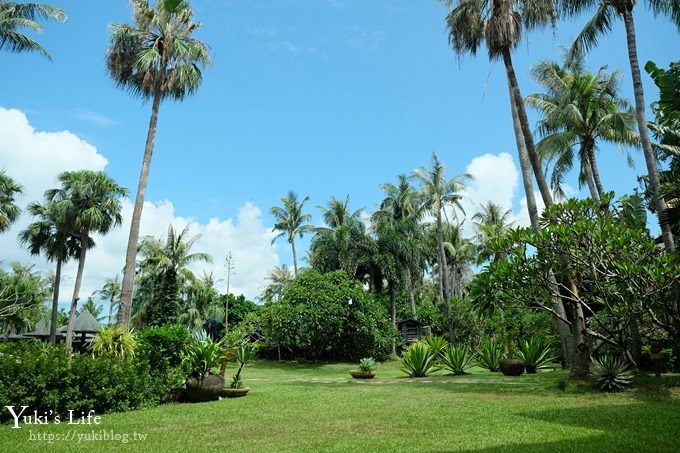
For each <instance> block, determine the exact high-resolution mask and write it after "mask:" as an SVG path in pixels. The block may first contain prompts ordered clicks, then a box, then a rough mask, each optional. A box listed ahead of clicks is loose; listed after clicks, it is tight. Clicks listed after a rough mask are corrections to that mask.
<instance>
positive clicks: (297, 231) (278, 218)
mask: <svg viewBox="0 0 680 453" xmlns="http://www.w3.org/2000/svg"><path fill="white" fill-rule="evenodd" d="M308 200H309V197H305V198H303V199H302V200H301V201H298V198H297V195H296V194H295V192H293V191H290V192H288V196H286V197H281V203H282V206H274V207H273V208H271V210H270V211H269V212H270V213H271V214H272V215H273V216H274V222H275V223H274V228H272V231H278V232H279V234H277V235H276V236H275V237H274V239H272V244H273V243H274V242H276V240H277V239H278V238H280V237H285V238H286V239H287V240H288V243H289V244H290V247H291V249H292V251H293V275H294V276H295V277H297V275H298V266H297V251H296V250H295V236H298V237H300V238H302V236H303V235H304V234H305V233H309V232H311V231H313V230H314V227H313V226H312V225H309V224H308V222H310V221H311V220H312V216H311V215H309V214H303V213H302V209H303V208H304V207H305V203H306V202H307V201H308Z"/></svg>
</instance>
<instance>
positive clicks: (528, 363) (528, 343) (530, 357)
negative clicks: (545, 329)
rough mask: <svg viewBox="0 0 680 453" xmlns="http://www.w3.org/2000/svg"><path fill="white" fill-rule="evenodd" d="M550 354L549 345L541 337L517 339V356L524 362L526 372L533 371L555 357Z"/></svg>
mask: <svg viewBox="0 0 680 453" xmlns="http://www.w3.org/2000/svg"><path fill="white" fill-rule="evenodd" d="M551 354H552V351H551V349H550V346H548V345H547V344H546V343H545V341H544V340H543V338H541V337H530V338H529V339H528V340H525V339H520V340H519V348H518V349H517V358H518V359H520V360H521V361H522V362H524V368H525V369H526V371H527V373H535V372H536V370H539V369H541V368H544V367H545V366H546V365H548V364H549V363H550V362H552V361H553V360H554V359H555V358H554V357H553V356H552V355H551Z"/></svg>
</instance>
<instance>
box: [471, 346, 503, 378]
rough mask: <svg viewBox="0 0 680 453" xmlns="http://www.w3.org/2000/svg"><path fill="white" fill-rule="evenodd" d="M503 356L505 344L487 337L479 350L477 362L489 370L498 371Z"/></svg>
mask: <svg viewBox="0 0 680 453" xmlns="http://www.w3.org/2000/svg"><path fill="white" fill-rule="evenodd" d="M502 358H503V346H502V345H501V344H500V343H499V342H498V341H496V339H494V338H485V339H484V340H482V342H481V344H480V345H479V350H478V351H477V363H478V364H479V366H481V367H482V368H486V369H487V370H489V371H498V370H499V369H500V366H501V359H502Z"/></svg>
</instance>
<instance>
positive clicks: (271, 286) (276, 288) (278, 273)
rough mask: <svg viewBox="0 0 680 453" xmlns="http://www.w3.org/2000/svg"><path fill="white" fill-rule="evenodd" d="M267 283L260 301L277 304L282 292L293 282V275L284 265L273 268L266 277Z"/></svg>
mask: <svg viewBox="0 0 680 453" xmlns="http://www.w3.org/2000/svg"><path fill="white" fill-rule="evenodd" d="M267 280H268V281H269V283H268V284H267V286H265V288H264V290H263V291H262V294H261V295H260V299H262V300H264V301H266V302H278V301H279V300H281V298H282V297H283V291H284V290H285V289H286V287H287V286H288V284H289V283H290V282H291V281H292V280H293V275H292V274H291V272H290V269H288V266H286V265H285V264H284V265H283V266H274V268H273V269H272V270H271V271H269V275H267Z"/></svg>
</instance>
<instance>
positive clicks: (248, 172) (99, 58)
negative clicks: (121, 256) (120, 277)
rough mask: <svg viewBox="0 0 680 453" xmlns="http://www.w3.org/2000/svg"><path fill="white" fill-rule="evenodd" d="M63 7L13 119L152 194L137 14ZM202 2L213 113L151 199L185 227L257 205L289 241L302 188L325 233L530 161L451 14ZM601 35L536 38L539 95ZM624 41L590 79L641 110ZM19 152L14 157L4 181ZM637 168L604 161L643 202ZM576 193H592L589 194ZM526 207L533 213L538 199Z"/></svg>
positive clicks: (529, 50)
mask: <svg viewBox="0 0 680 453" xmlns="http://www.w3.org/2000/svg"><path fill="white" fill-rule="evenodd" d="M57 3H58V4H59V6H61V7H63V8H64V9H65V10H66V12H67V14H68V15H69V20H68V22H67V23H65V24H48V25H47V26H46V30H45V33H44V34H43V35H40V36H39V37H38V39H39V40H40V42H41V43H43V44H44V46H45V47H46V48H47V49H48V50H49V51H50V52H51V54H52V56H53V59H54V61H53V62H49V61H47V60H46V59H44V58H41V57H40V56H38V55H35V54H22V55H16V54H9V53H6V52H5V53H2V55H0V58H2V60H3V68H5V69H4V70H3V71H2V72H0V82H1V84H0V86H2V87H4V89H3V90H2V95H1V96H0V107H4V108H5V109H17V110H19V111H21V112H23V113H24V114H25V115H26V117H27V119H28V121H29V122H30V125H31V126H32V127H33V128H34V129H35V130H36V131H51V132H55V131H64V130H67V131H70V132H71V133H72V134H73V135H75V136H77V137H78V138H80V139H81V140H83V141H84V142H87V143H89V144H91V145H93V146H94V147H95V148H96V153H98V154H100V155H102V156H104V157H105V158H106V160H107V161H108V164H107V165H106V167H105V168H106V170H107V171H108V172H109V173H110V174H111V175H112V176H113V177H114V178H115V179H116V180H118V181H119V182H120V183H121V184H122V185H124V186H127V187H129V188H130V189H131V190H132V191H133V192H134V189H135V188H136V184H137V178H138V173H139V168H140V165H141V156H142V152H143V146H144V139H145V135H146V131H147V126H148V119H149V113H150V104H149V103H143V102H141V101H140V100H138V99H134V98H131V97H130V96H129V95H128V94H127V93H125V92H123V91H121V90H120V89H118V88H116V87H115V86H114V85H113V83H112V82H111V81H110V79H108V77H107V74H106V70H105V65H104V55H105V52H106V48H107V45H108V39H109V35H110V28H109V24H110V23H112V22H128V21H129V20H130V8H129V4H128V2H126V1H122V0H119V1H108V2H83V1H76V0H59V1H58V2H57ZM193 3H194V9H195V12H196V19H197V20H198V21H201V22H202V23H203V27H202V28H201V30H200V31H199V32H198V33H197V37H198V38H200V39H202V40H204V41H205V42H206V43H208V44H209V45H210V46H211V52H212V54H213V59H214V64H213V66H212V67H210V68H209V69H207V70H206V71H205V73H204V82H203V85H202V87H201V89H200V90H199V92H198V94H197V95H196V96H194V97H192V98H189V99H187V100H186V101H185V102H184V103H181V104H177V103H173V102H167V103H165V104H163V105H162V107H161V111H160V120H159V127H158V136H157V141H156V152H155V155H154V161H153V164H152V169H151V179H150V183H149V188H148V192H147V200H150V201H153V202H156V203H158V204H160V203H161V202H163V201H164V200H168V201H169V202H170V203H172V207H173V209H174V211H173V213H172V215H174V216H175V217H182V218H189V219H193V220H194V221H195V222H196V223H198V224H202V225H208V222H209V221H210V219H211V218H213V219H216V218H217V219H222V221H225V220H227V219H237V217H238V216H239V212H241V211H242V209H243V207H244V204H245V203H247V202H249V203H251V206H255V207H258V208H259V209H260V212H261V214H262V216H261V218H260V221H261V224H262V225H263V227H264V228H271V225H272V220H271V218H270V216H269V214H268V210H269V208H270V207H271V206H273V205H274V204H276V203H277V202H278V199H279V197H280V196H283V195H284V194H285V193H286V192H287V191H288V190H291V189H292V190H295V191H296V192H298V193H299V194H301V195H309V196H310V197H311V201H310V203H309V207H310V211H311V212H312V213H313V214H314V215H315V221H317V222H318V221H320V219H319V215H318V211H317V210H316V209H315V208H314V207H315V206H316V205H319V204H324V203H325V202H326V201H327V200H328V199H329V197H330V196H332V195H334V196H336V197H338V198H344V197H345V196H346V195H347V194H349V195H350V197H351V200H352V206H353V207H354V208H355V209H356V208H359V207H365V208H367V209H368V210H369V211H370V210H372V209H373V208H374V207H375V205H376V203H377V202H378V201H379V200H380V198H381V191H380V188H379V184H381V183H384V182H391V181H394V180H395V179H396V176H397V175H398V174H399V173H410V172H411V171H412V170H413V169H414V168H417V167H420V166H422V165H426V164H427V163H428V162H429V158H430V154H431V152H432V151H436V152H437V153H438V154H439V156H440V158H441V160H442V161H443V162H444V163H445V164H446V166H447V171H448V173H449V174H450V175H452V176H453V175H454V174H457V173H460V172H463V171H466V169H467V168H468V166H469V165H470V163H471V161H472V160H473V159H474V158H475V157H478V156H481V155H484V154H487V153H488V154H492V155H499V154H500V153H504V152H505V153H509V154H510V155H511V156H512V157H513V159H515V161H516V158H515V154H516V151H515V145H514V143H515V142H514V136H513V130H512V123H511V121H510V111H509V104H508V94H507V85H506V79H505V73H504V70H503V65H502V64H501V63H500V62H496V63H489V61H488V59H487V57H486V53H485V52H484V51H482V52H481V53H480V54H479V55H478V56H477V58H471V57H464V58H462V59H458V58H457V57H456V56H455V55H454V54H453V52H452V51H451V49H450V46H449V45H448V41H447V31H446V28H445V24H444V16H445V15H446V8H445V7H444V6H443V5H442V4H441V3H439V2H435V1H432V0H429V1H419V2H416V1H412V0H411V1H407V0H370V1H366V0H268V1H265V0H195V1H194V2H193ZM585 19H586V17H585V16H584V17H583V18H581V19H579V20H576V21H573V22H570V23H560V24H559V25H558V30H557V32H556V33H554V34H553V33H552V32H551V31H550V30H546V31H544V32H542V33H533V34H531V35H529V36H527V39H525V41H524V42H523V44H522V45H521V46H520V47H519V48H518V49H517V51H516V52H515V67H516V71H517V74H518V77H519V80H520V84H521V88H522V91H523V94H524V95H527V94H530V93H532V92H536V91H537V89H538V88H537V87H536V86H535V85H534V84H533V82H532V81H531V80H530V78H529V76H528V70H529V68H530V66H531V65H532V64H534V63H536V62H538V61H539V60H540V59H544V58H559V55H560V48H561V46H565V45H568V44H569V43H570V41H571V38H572V37H573V36H575V34H576V33H577V31H578V30H579V29H580V26H581V24H582V23H583V22H584V21H585ZM636 20H637V30H638V47H639V54H640V60H641V62H642V63H643V64H644V62H646V61H647V60H654V61H655V62H656V63H657V64H659V65H660V66H664V67H665V66H668V63H669V62H670V61H671V60H672V59H674V58H675V59H677V49H678V48H679V44H680V40H679V34H678V31H677V29H676V28H675V27H674V26H672V25H671V24H670V23H669V22H668V21H667V20H666V19H664V18H656V19H655V18H653V17H652V16H651V14H649V13H648V12H647V11H645V8H644V4H643V3H642V2H640V4H639V6H638V7H637V11H636ZM614 28H615V30H614V32H613V33H611V34H610V35H609V36H607V37H604V38H602V40H601V44H600V46H599V48H597V49H595V51H593V52H592V53H591V54H590V55H589V57H588V62H589V64H590V66H591V69H593V70H596V69H597V68H598V67H599V66H601V65H604V64H606V65H608V66H609V68H610V69H615V68H621V70H622V75H623V83H622V88H623V94H624V95H625V96H627V97H632V84H631V82H630V79H629V77H628V63H627V54H626V47H625V36H624V33H623V24H622V23H621V22H618V23H616V25H615V27H614ZM645 88H646V96H647V103H648V104H649V103H650V102H652V101H653V100H654V99H655V97H656V90H655V87H654V85H653V84H652V83H651V81H650V80H649V79H648V78H646V75H645ZM531 117H532V118H534V119H535V117H534V116H533V115H532V116H531ZM0 141H1V140H0ZM10 152H12V151H11V150H8V149H6V148H0V166H2V165H3V159H5V160H7V153H10ZM64 152H68V151H64ZM3 153H4V154H5V156H4V157H3V155H2V154H3ZM633 154H634V156H635V159H636V163H637V166H636V169H634V170H631V169H628V168H627V167H626V165H625V162H624V160H623V159H622V158H621V156H620V154H619V153H618V151H617V150H616V149H612V148H608V147H603V149H602V152H601V157H600V159H601V160H600V162H601V168H602V173H603V175H602V176H603V183H604V185H605V188H607V189H611V190H615V191H616V192H617V194H623V193H625V192H627V191H628V192H629V191H630V190H631V189H632V188H634V187H636V185H637V182H636V179H635V178H636V175H637V174H641V173H643V172H644V171H645V170H644V162H643V160H642V157H641V153H640V152H637V151H633ZM15 157H16V156H15ZM511 177H512V178H516V174H512V172H510V173H507V174H502V172H501V173H500V174H492V175H490V177H489V178H487V180H485V182H488V183H489V184H491V185H493V183H494V182H497V181H501V180H503V179H504V178H511ZM22 182H23V183H24V184H26V182H24V181H22ZM568 183H569V184H571V185H572V186H574V187H575V186H576V180H575V177H574V178H571V179H570V180H569V181H568ZM490 187H491V189H489V190H491V191H493V190H494V188H493V186H490ZM506 187H507V186H503V185H500V186H499V187H498V190H501V191H502V190H505V188H506ZM520 187H521V185H520ZM509 196H510V198H509V199H511V200H512V201H511V203H512V206H511V207H512V208H513V210H515V211H519V210H520V203H521V198H522V197H523V194H522V193H521V191H520V190H515V191H514V192H513V193H512V194H509ZM26 201H30V200H26ZM475 201H476V202H479V203H482V202H485V201H486V200H483V199H481V200H475ZM234 222H236V220H234ZM164 228H165V226H162V229H164ZM8 234H9V233H8ZM204 234H205V233H204ZM215 247H216V249H215V250H208V251H209V252H211V253H213V254H214V255H215V258H216V260H221V259H223V256H224V255H226V250H220V247H219V246H218V245H216V246H215ZM274 250H275V254H276V260H278V262H279V263H289V262H290V254H289V252H288V248H287V244H284V243H281V244H279V246H278V247H276V248H275V249H274ZM111 259H113V258H111ZM238 265H239V263H238V260H237V262H236V266H237V269H238ZM120 266H121V267H122V262H121V264H120ZM242 278H243V279H246V276H245V275H242ZM244 285H246V283H245V282H244V283H243V285H242V287H245V286H244ZM251 293H252V291H251Z"/></svg>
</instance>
